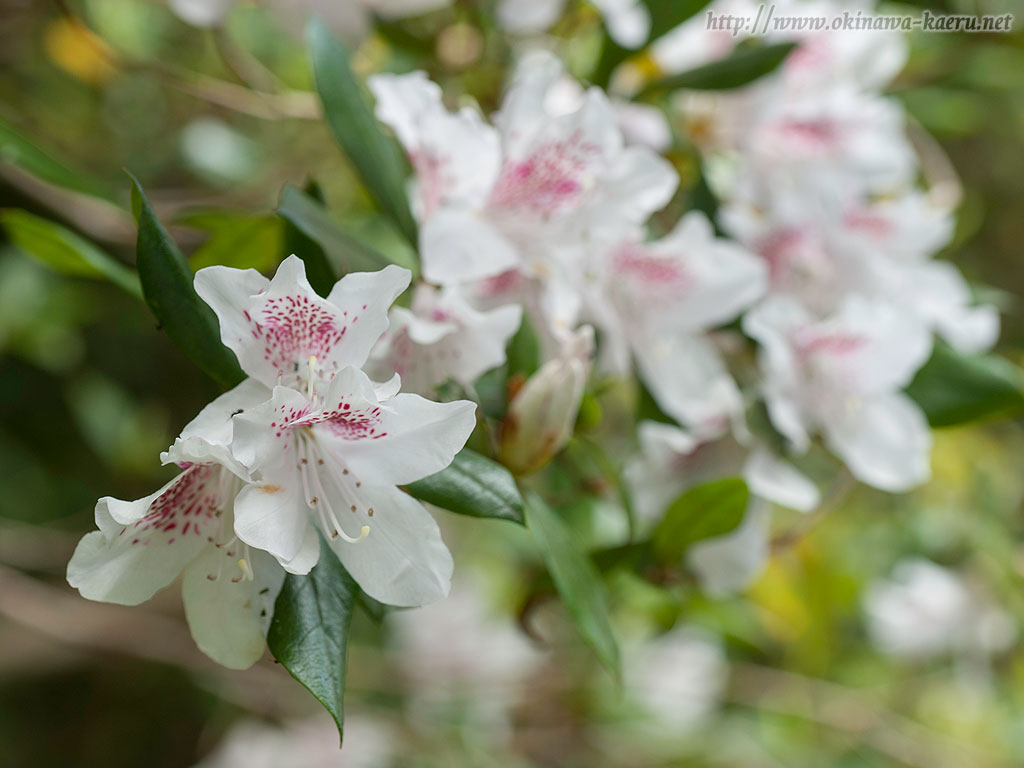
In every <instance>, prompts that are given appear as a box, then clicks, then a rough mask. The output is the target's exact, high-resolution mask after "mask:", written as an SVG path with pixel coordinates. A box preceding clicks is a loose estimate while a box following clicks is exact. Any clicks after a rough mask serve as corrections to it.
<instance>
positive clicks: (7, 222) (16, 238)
mask: <svg viewBox="0 0 1024 768" xmlns="http://www.w3.org/2000/svg"><path fill="white" fill-rule="evenodd" d="M0 224H2V225H3V227H4V229H5V230H7V236H8V237H9V238H10V240H11V242H12V243H14V244H15V245H16V246H18V247H19V248H20V249H21V250H23V251H25V252H26V253H28V254H29V255H31V256H34V257H35V258H37V259H39V260H40V261H41V262H43V263H44V264H46V265H47V266H48V267H50V268H51V269H53V270H55V271H57V272H60V273H62V274H65V275H76V276H81V277H93V278H97V277H103V278H106V279H107V280H110V282H112V283H114V284H115V285H116V286H118V287H119V288H122V289H123V290H125V291H127V292H128V293H130V294H132V295H133V296H136V297H138V298H140V299H141V298H142V288H141V287H140V286H139V277H138V275H136V274H135V273H134V272H133V271H132V270H131V269H130V268H129V267H127V266H125V265H124V264H122V263H121V262H119V261H118V260H117V259H115V258H114V257H113V256H111V255H110V254H109V253H106V252H105V251H102V250H100V249H99V248H97V247H96V246H95V245H93V244H92V243H90V242H89V241H88V240H85V239H84V238H81V237H79V236H78V235H76V234H75V233H74V232H72V231H71V230H69V229H65V228H64V227H62V226H60V225H59V224H56V223H54V222H52V221H49V220H47V219H43V218H40V217H39V216H34V215H32V214H31V213H28V212H27V211H21V210H17V209H8V210H5V211H0Z"/></svg>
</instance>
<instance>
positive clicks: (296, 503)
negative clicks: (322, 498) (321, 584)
mask: <svg viewBox="0 0 1024 768" xmlns="http://www.w3.org/2000/svg"><path fill="white" fill-rule="evenodd" d="M297 462H298V459H297V458H296V456H295V452H294V448H293V449H291V450H289V451H288V452H286V453H283V454H282V455H281V457H280V459H279V461H278V462H277V463H276V464H273V465H267V466H263V467H261V469H260V474H261V477H262V481H261V482H259V483H251V484H249V485H247V486H246V487H245V488H243V489H242V490H241V492H240V493H239V494H238V496H237V498H236V499H235V533H237V534H238V538H239V539H241V540H242V541H244V542H245V543H246V544H248V545H249V546H250V547H254V548H256V549H262V550H264V551H266V552H269V553H270V554H272V555H273V556H274V557H276V558H277V560H278V562H280V563H281V565H282V566H284V568H285V569H286V570H288V571H290V572H292V573H308V572H309V570H310V569H311V568H312V567H313V565H315V564H316V560H315V559H312V558H310V557H309V556H308V555H309V552H308V548H309V535H310V533H309V532H310V530H311V529H312V527H311V524H310V516H309V508H308V505H307V504H306V498H305V495H304V489H303V486H302V477H301V475H300V473H299V470H298V469H297V467H296V465H297ZM311 559H312V562H310V560H311Z"/></svg>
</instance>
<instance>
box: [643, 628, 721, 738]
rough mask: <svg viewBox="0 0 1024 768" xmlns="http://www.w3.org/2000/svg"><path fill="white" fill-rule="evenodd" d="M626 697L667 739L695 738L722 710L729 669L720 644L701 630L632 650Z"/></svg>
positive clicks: (682, 632) (671, 635) (680, 630)
mask: <svg viewBox="0 0 1024 768" xmlns="http://www.w3.org/2000/svg"><path fill="white" fill-rule="evenodd" d="M624 656H625V669H624V672H623V677H624V678H625V687H626V692H627V695H628V696H629V698H630V699H631V700H633V701H635V702H636V703H637V705H638V706H639V707H640V709H641V711H642V712H643V713H644V714H645V715H647V716H648V717H649V718H650V719H651V722H652V724H653V725H654V726H655V727H656V728H658V729H659V730H661V731H662V732H663V733H664V734H665V735H671V736H673V737H678V736H679V735H680V734H681V733H692V732H694V731H695V730H696V729H697V728H699V727H700V726H701V724H703V723H705V722H706V721H707V719H708V717H709V716H710V715H711V714H712V712H714V710H715V709H716V707H717V706H718V704H719V702H720V700H721V697H722V694H723V692H724V689H725V684H726V681H727V679H728V675H729V666H728V662H727V661H726V658H725V652H724V651H723V650H722V644H721V642H720V641H719V640H718V638H716V637H714V636H713V635H710V634H709V633H708V632H706V631H704V630H701V629H698V628H696V627H685V626H684V627H677V628H676V629H673V630H672V631H671V632H669V633H667V634H664V635H662V636H660V637H656V638H654V639H652V640H649V641H648V642H646V643H642V644H634V645H631V646H628V647H627V648H626V652H625V654H624Z"/></svg>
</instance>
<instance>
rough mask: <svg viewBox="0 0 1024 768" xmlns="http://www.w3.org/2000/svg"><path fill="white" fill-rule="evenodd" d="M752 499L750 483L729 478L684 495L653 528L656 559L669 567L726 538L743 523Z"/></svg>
mask: <svg viewBox="0 0 1024 768" xmlns="http://www.w3.org/2000/svg"><path fill="white" fill-rule="evenodd" d="M749 499H750V490H749V489H748V488H747V484H746V483H745V482H744V481H743V480H742V479H741V478H738V477H727V478H725V479H724V480H715V481H713V482H710V483H704V484H703V485H698V486H697V487H695V488H690V489H688V490H687V491H685V492H683V494H682V495H681V496H679V498H677V499H676V500H675V501H673V502H672V504H671V505H669V508H668V509H667V510H666V512H665V516H664V517H663V518H662V519H661V522H660V523H658V526H657V528H655V529H654V535H653V537H652V543H653V547H654V554H655V557H656V558H657V559H658V560H659V561H660V562H662V563H664V564H666V565H675V564H678V563H679V562H680V561H681V560H682V559H683V555H685V554H686V550H688V549H689V548H690V547H691V546H692V545H694V544H696V543H697V542H698V541H703V540H704V539H713V538H715V537H717V536H724V535H725V534H727V533H729V532H730V531H732V530H734V529H735V528H736V527H737V526H738V525H739V524H740V522H742V520H743V515H744V514H745V513H746V510H747V502H748V501H749Z"/></svg>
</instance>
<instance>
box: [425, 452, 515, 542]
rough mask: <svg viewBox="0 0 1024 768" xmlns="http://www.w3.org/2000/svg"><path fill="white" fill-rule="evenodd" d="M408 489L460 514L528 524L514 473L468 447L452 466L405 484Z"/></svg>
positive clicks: (429, 501)
mask: <svg viewBox="0 0 1024 768" xmlns="http://www.w3.org/2000/svg"><path fill="white" fill-rule="evenodd" d="M406 490H407V491H408V492H409V493H410V494H412V495H413V496H415V497H416V498H417V499H419V500H420V501H425V502H427V503H429V504H433V505H435V506H438V507H441V508H442V509H447V510H448V511H449V512H454V513H456V514H458V515H468V516H470V517H493V518H497V519H499V520H511V521H512V522H514V523H519V524H520V525H523V524H525V521H524V519H523V499H522V497H521V496H520V495H519V489H518V488H517V487H516V481H515V479H514V478H513V477H512V474H511V473H510V472H509V471H508V470H507V469H505V468H504V467H503V466H501V464H498V463H497V462H496V461H492V460H491V459H488V458H487V457H486V456H481V455H480V454H479V453H476V452H475V451H471V450H469V449H468V448H467V449H464V450H463V451H461V452H460V453H459V454H458V455H457V456H456V457H455V460H454V461H452V463H451V465H450V466H448V467H446V468H445V469H443V470H441V471H440V472H438V473H437V474H436V475H431V476H430V477H425V478H423V479H422V480H418V481H416V482H415V483H412V484H410V485H408V486H406Z"/></svg>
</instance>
